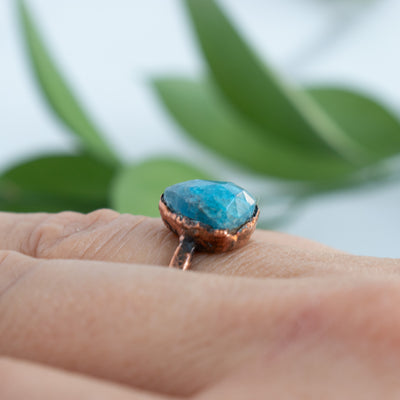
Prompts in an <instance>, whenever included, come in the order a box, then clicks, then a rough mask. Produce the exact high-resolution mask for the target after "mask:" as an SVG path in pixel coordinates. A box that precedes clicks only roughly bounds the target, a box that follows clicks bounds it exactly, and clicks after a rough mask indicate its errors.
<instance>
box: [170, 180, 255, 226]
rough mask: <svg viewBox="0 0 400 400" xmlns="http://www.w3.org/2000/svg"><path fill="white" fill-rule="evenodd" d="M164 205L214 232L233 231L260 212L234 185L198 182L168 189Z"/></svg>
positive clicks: (244, 192) (253, 202)
mask: <svg viewBox="0 0 400 400" xmlns="http://www.w3.org/2000/svg"><path fill="white" fill-rule="evenodd" d="M164 202H165V204H166V205H167V206H168V208H169V209H170V210H171V211H173V212H174V213H176V214H180V215H183V216H185V217H188V218H191V219H193V220H195V221H199V222H202V223H203V224H206V225H209V226H211V227H212V228H214V229H228V230H233V229H237V228H239V227H241V226H242V225H244V224H245V223H246V222H247V221H249V220H250V219H251V218H252V217H253V215H254V211H255V208H256V201H255V200H254V198H253V197H252V196H251V195H250V194H249V193H248V192H246V190H244V189H242V188H241V187H239V186H236V185H234V184H233V183H230V182H214V181H204V180H200V179H195V180H193V181H187V182H181V183H177V184H176V185H173V186H170V187H168V188H167V189H165V192H164Z"/></svg>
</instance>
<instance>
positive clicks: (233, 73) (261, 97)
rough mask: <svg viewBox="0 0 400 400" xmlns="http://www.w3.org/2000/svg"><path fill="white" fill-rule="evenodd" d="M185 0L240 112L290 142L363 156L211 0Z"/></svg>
mask: <svg viewBox="0 0 400 400" xmlns="http://www.w3.org/2000/svg"><path fill="white" fill-rule="evenodd" d="M185 3H186V5H187V6H188V10H189V12H190V16H191V19H192V21H193V24H194V27H195V31H196V34H197V37H198V39H199V41H200V44H201V47H202V50H203V53H204V56H205V57H206V59H207V62H208V66H209V67H210V69H211V72H212V76H213V78H214V79H215V82H216V83H217V84H218V87H219V88H220V89H221V91H222V92H223V93H224V95H225V96H226V98H227V100H228V101H229V102H231V104H232V105H233V106H234V107H235V108H236V109H237V110H238V111H239V112H241V113H242V114H243V115H244V116H245V117H246V118H248V119H250V120H251V121H253V122H255V123H257V124H258V125H259V126H260V127H261V128H263V129H264V130H266V131H268V132H270V133H275V134H276V135H278V136H279V137H280V138H282V139H285V140H286V141H287V142H289V143H292V144H293V145H295V146H296V147H299V146H302V147H304V148H310V149H313V150H318V151H320V152H322V153H323V154H328V155H329V154H332V152H333V150H332V149H334V150H335V152H338V153H339V154H341V155H342V156H343V157H345V158H348V159H350V160H353V161H354V162H358V161H360V162H362V161H363V160H364V159H366V158H368V154H367V153H366V152H365V151H364V149H362V148H361V147H360V146H358V144H357V143H354V142H353V141H352V140H351V138H349V137H348V136H347V135H346V133H345V132H344V131H342V130H341V129H340V127H338V126H337V125H336V124H335V123H334V121H332V120H331V119H330V118H329V116H328V115H327V114H325V113H324V112H323V110H322V109H321V108H320V107H319V106H318V104H317V103H315V102H314V101H313V99H312V98H311V97H310V96H308V95H307V93H304V92H301V91H297V90H294V89H293V88H292V87H290V86H289V85H288V84H287V83H285V82H284V81H283V80H282V79H281V78H280V77H279V76H278V75H277V74H276V73H275V72H274V71H273V70H272V68H270V67H269V66H267V65H265V64H264V63H263V62H262V61H261V60H260V59H259V58H258V57H257V55H256V54H255V53H254V51H253V50H252V49H251V48H250V47H249V46H248V45H247V44H246V42H245V41H244V40H243V38H242V37H241V36H240V35H239V33H238V32H237V31H236V30H235V28H234V26H233V25H232V23H231V22H230V21H229V20H228V19H227V17H226V16H225V15H224V13H223V12H222V11H221V9H220V8H219V7H218V6H217V4H216V2H215V1H214V0H185ZM260 134H262V131H261V130H260Z"/></svg>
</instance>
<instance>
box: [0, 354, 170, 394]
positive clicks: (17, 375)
mask: <svg viewBox="0 0 400 400" xmlns="http://www.w3.org/2000/svg"><path fill="white" fill-rule="evenodd" d="M0 398H1V399H2V400H26V399H29V400H54V399H57V400H71V399H74V400H91V399H93V400H95V399H96V400H109V399H112V400H163V399H165V400H167V399H166V398H165V397H163V396H158V395H156V394H150V393H145V392H142V391H139V390H132V389H129V388H128V387H123V386H120V385H116V384H113V383H110V382H105V381H100V380H97V379H93V378H89V377H84V376H82V375H78V374H74V373H71V372H66V371H61V370H56V369H54V368H48V367H45V366H42V365H38V364H33V363H30V362H26V361H22V360H13V359H10V358H1V359H0ZM168 399H169V400H173V399H172V398H171V397H168Z"/></svg>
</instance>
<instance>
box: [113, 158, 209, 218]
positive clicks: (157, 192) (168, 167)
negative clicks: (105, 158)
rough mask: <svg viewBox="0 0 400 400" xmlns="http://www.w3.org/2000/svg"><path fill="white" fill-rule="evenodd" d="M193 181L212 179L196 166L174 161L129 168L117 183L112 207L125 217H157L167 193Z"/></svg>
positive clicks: (150, 161) (156, 162)
mask: <svg viewBox="0 0 400 400" xmlns="http://www.w3.org/2000/svg"><path fill="white" fill-rule="evenodd" d="M191 179H210V177H209V176H208V175H207V174H206V173H204V172H202V171H200V170H199V169H197V168H196V167H193V166H192V165H189V164H186V163H184V162H182V161H176V160H172V159H151V160H148V161H145V162H143V163H141V164H135V165H131V166H129V167H125V168H124V169H122V170H121V172H120V173H119V175H118V176H117V177H116V179H115V181H114V184H113V189H112V194H111V202H112V206H113V208H114V209H115V210H117V211H119V212H121V213H131V214H140V215H147V216H150V217H157V216H159V211H158V202H159V200H160V196H161V194H162V193H163V192H164V189H165V188H166V187H168V186H170V185H173V184H175V183H178V182H182V181H187V180H191Z"/></svg>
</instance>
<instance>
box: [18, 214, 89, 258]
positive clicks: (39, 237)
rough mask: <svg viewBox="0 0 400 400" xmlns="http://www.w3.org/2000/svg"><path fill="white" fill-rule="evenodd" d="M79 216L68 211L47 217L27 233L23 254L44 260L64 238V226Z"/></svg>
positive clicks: (79, 215)
mask: <svg viewBox="0 0 400 400" xmlns="http://www.w3.org/2000/svg"><path fill="white" fill-rule="evenodd" d="M81 216H82V214H79V213H74V212H70V211H64V212H61V213H58V214H50V215H48V216H47V217H46V218H45V219H44V220H43V221H42V222H40V223H39V224H38V225H37V226H35V227H34V228H33V229H32V230H31V232H29V234H28V236H27V239H26V244H25V246H24V247H25V249H24V250H25V251H24V252H25V253H27V254H31V255H32V256H33V257H38V258H46V256H48V255H49V252H50V250H51V248H52V246H53V245H54V243H55V242H56V241H57V240H59V238H60V237H63V236H64V229H65V226H66V225H67V224H68V223H71V222H72V221H76V220H77V219H79V218H81Z"/></svg>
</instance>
